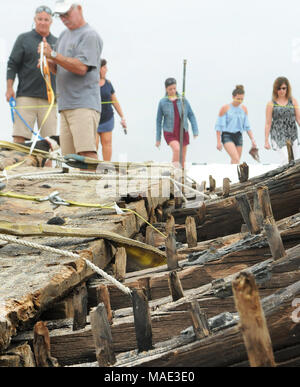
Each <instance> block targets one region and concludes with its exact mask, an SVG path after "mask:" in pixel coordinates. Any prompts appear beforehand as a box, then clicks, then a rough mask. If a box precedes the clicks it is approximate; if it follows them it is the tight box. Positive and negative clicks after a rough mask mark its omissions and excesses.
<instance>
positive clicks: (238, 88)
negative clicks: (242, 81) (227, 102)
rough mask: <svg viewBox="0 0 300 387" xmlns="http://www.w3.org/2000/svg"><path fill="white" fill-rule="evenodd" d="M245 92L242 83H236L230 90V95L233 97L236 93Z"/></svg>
mask: <svg viewBox="0 0 300 387" xmlns="http://www.w3.org/2000/svg"><path fill="white" fill-rule="evenodd" d="M241 94H245V89H244V86H243V85H236V86H235V89H234V90H233V92H232V96H233V97H235V96H237V95H241Z"/></svg>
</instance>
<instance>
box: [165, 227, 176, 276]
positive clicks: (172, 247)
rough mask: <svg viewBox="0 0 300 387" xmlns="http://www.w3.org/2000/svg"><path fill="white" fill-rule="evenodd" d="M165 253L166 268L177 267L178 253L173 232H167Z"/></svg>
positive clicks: (173, 268)
mask: <svg viewBox="0 0 300 387" xmlns="http://www.w3.org/2000/svg"><path fill="white" fill-rule="evenodd" d="M166 254H167V265H168V270H175V269H177V268H178V255H177V249H176V239H175V234H174V233H173V232H171V233H169V235H168V237H167V239H166Z"/></svg>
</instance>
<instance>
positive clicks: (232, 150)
mask: <svg viewBox="0 0 300 387" xmlns="http://www.w3.org/2000/svg"><path fill="white" fill-rule="evenodd" d="M224 148H225V150H226V152H227V153H228V154H229V156H230V159H231V164H239V163H240V157H241V155H240V154H239V152H238V150H237V147H236V146H235V144H234V143H233V142H226V143H225V144H224ZM239 148H241V147H239Z"/></svg>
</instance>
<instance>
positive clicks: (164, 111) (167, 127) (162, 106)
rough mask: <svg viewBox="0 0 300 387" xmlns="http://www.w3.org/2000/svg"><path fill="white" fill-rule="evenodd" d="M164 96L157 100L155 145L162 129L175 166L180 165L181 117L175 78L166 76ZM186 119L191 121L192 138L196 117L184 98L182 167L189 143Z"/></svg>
mask: <svg viewBox="0 0 300 387" xmlns="http://www.w3.org/2000/svg"><path fill="white" fill-rule="evenodd" d="M165 88H166V96H165V97H164V98H162V99H161V100H160V101H159V105H158V110H157V117H156V144H155V145H156V146H157V147H159V146H160V143H161V134H162V130H163V132H164V137H165V140H166V142H167V144H168V145H169V146H170V147H171V149H172V152H173V158H172V162H173V164H174V166H175V167H178V168H179V167H180V160H179V158H180V123H181V117H182V101H181V99H180V95H179V94H178V93H177V88H176V79H175V78H168V79H167V80H166V81H165ZM188 120H189V121H190V123H191V126H192V131H193V135H194V138H196V137H197V136H198V126H197V121H196V117H195V115H194V113H193V111H192V109H191V106H190V104H189V102H188V101H187V100H186V99H184V120H183V127H184V135H183V149H182V168H184V163H185V159H186V152H187V146H188V145H189V142H190V140H189V132H188Z"/></svg>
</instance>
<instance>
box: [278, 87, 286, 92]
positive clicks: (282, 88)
mask: <svg viewBox="0 0 300 387" xmlns="http://www.w3.org/2000/svg"><path fill="white" fill-rule="evenodd" d="M279 90H287V87H286V86H284V87H279V88H278V91H279Z"/></svg>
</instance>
